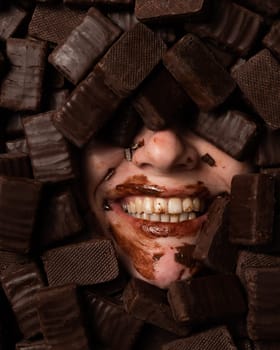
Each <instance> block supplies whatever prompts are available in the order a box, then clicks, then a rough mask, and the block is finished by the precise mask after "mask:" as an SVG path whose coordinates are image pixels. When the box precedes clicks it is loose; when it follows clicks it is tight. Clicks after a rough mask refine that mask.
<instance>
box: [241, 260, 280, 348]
mask: <svg viewBox="0 0 280 350" xmlns="http://www.w3.org/2000/svg"><path fill="white" fill-rule="evenodd" d="M279 275H280V267H263V268H248V269H246V272H245V281H246V289H247V294H248V307H249V312H248V315H247V327H248V333H249V337H250V338H251V339H252V340H269V341H272V340H279V326H280V312H279V308H280V305H279V293H280V282H279Z"/></svg>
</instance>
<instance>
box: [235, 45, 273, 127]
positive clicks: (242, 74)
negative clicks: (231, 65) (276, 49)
mask: <svg viewBox="0 0 280 350" xmlns="http://www.w3.org/2000/svg"><path fill="white" fill-rule="evenodd" d="M232 77H233V78H234V79H235V81H236V82H237V84H238V86H239V88H240V89H241V91H242V92H243V94H244V95H245V97H246V98H247V99H248V101H249V102H250V103H251V104H252V106H253V108H254V109H255V110H256V112H257V113H258V114H259V115H260V117H261V118H262V119H263V120H264V122H265V123H266V124H267V126H268V127H269V128H271V129H279V128H280V118H279V114H280V105H279V103H278V99H279V97H280V64H279V62H278V61H277V60H276V59H275V58H274V57H273V55H272V54H271V53H270V51H269V50H268V49H264V50H261V51H260V52H258V53H257V54H256V55H254V56H252V57H251V58H250V59H249V60H248V61H247V62H246V63H244V64H242V65H240V66H239V67H238V68H237V69H235V70H234V72H233V73H232Z"/></svg>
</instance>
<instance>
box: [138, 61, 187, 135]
mask: <svg viewBox="0 0 280 350" xmlns="http://www.w3.org/2000/svg"><path fill="white" fill-rule="evenodd" d="M159 90H160V93H159ZM133 106H134V108H135V109H136V110H137V111H138V113H139V114H140V116H141V117H142V119H143V121H144V123H145V125H146V127H147V128H148V129H151V130H161V129H163V128H164V127H166V126H167V125H168V124H170V122H171V121H172V120H173V121H174V119H176V118H178V117H180V116H183V115H184V114H185V113H186V110H187V108H188V107H189V108H191V107H190V106H191V101H190V98H189V97H188V96H187V95H186V93H185V92H184V90H183V89H182V88H181V86H180V85H179V84H178V83H177V81H176V80H175V79H174V78H173V76H172V75H171V74H170V73H169V72H168V70H167V69H166V68H164V67H162V68H160V69H158V70H157V71H156V72H155V73H154V74H152V75H151V76H150V77H149V78H148V79H147V80H146V82H145V83H144V84H143V85H142V87H141V88H140V91H139V92H138V93H137V95H136V97H135V99H134V101H133Z"/></svg>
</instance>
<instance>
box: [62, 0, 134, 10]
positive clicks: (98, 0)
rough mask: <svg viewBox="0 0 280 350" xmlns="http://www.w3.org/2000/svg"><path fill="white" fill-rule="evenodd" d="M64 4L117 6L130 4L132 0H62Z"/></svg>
mask: <svg viewBox="0 0 280 350" xmlns="http://www.w3.org/2000/svg"><path fill="white" fill-rule="evenodd" d="M63 1H64V4H69V5H79V6H94V5H104V6H107V7H113V8H115V7H118V6H121V7H122V6H127V5H129V6H130V5H132V4H133V0H63Z"/></svg>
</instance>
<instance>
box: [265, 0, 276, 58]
mask: <svg viewBox="0 0 280 350" xmlns="http://www.w3.org/2000/svg"><path fill="white" fill-rule="evenodd" d="M279 9H280V7H279ZM262 43H263V44H264V46H266V47H267V48H268V49H269V50H270V51H271V52H272V53H274V55H276V57H277V58H278V60H279V59H280V21H276V22H275V23H274V24H273V25H272V27H271V28H270V31H269V32H268V34H266V36H265V37H264V38H263V40H262Z"/></svg>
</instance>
